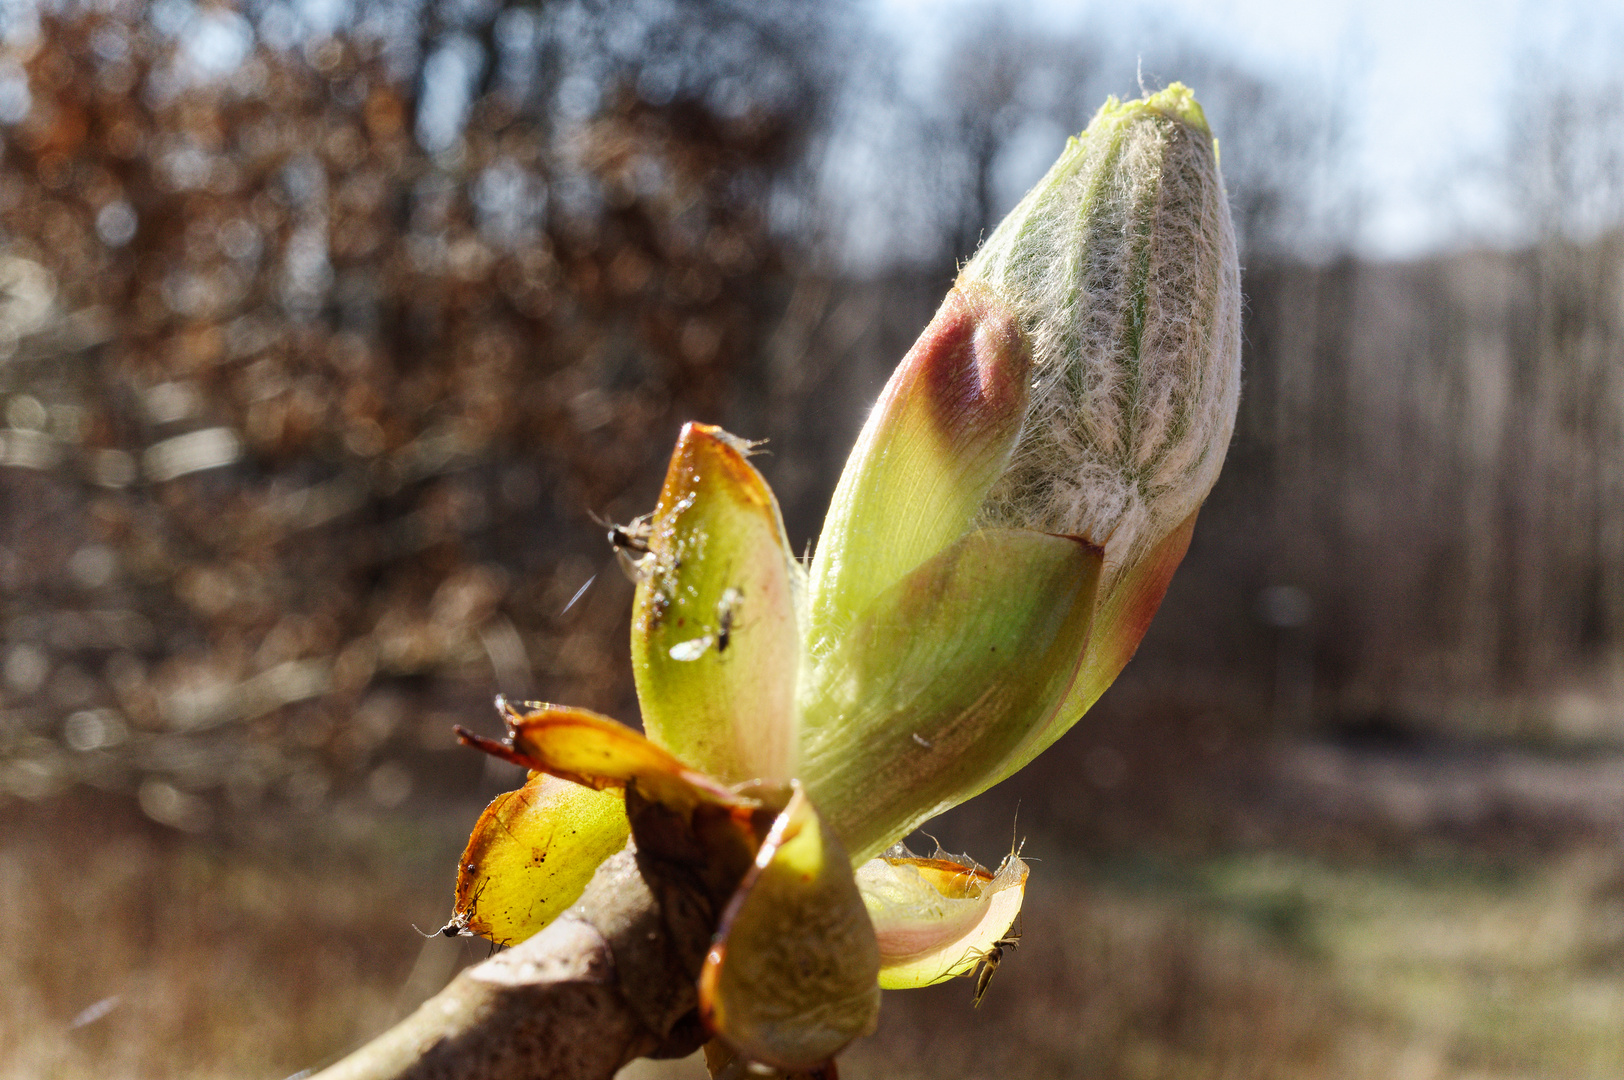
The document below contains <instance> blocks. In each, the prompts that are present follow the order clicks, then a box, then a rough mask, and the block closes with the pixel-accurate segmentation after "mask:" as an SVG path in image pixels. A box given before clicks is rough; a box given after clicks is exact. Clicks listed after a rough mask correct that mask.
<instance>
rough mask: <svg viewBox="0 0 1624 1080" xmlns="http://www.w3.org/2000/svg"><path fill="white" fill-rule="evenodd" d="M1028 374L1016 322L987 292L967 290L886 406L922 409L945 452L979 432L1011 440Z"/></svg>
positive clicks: (954, 300)
mask: <svg viewBox="0 0 1624 1080" xmlns="http://www.w3.org/2000/svg"><path fill="white" fill-rule="evenodd" d="M1031 368H1032V354H1031V350H1029V349H1028V348H1027V347H1026V339H1025V338H1024V337H1022V335H1021V329H1020V325H1019V323H1017V321H1016V319H1015V316H1014V314H1013V313H1012V312H1011V311H1010V309H1009V307H1008V306H1007V305H1005V304H1003V303H1001V302H999V301H998V299H997V298H996V297H994V296H993V295H992V293H991V291H990V290H988V289H987V288H985V287H983V286H981V285H980V284H978V283H971V284H970V285H969V286H968V287H959V288H955V289H953V291H951V292H949V293H948V294H947V299H945V300H944V301H942V306H941V308H940V309H938V310H937V312H936V317H935V318H933V319H931V321H930V325H929V326H927V327H925V331H924V333H922V334H920V335H919V340H918V341H916V342H915V343H914V347H913V349H912V350H910V351H909V353H908V355H907V357H905V358H904V359H903V361H902V364H901V365H900V366H899V367H898V369H897V377H896V378H895V379H893V380H892V381H891V385H889V386H888V387H887V388H886V398H887V399H890V398H893V397H895V396H905V397H910V398H913V399H915V400H917V401H920V402H922V403H923V404H924V405H926V406H927V407H928V409H929V414H930V416H931V417H932V418H933V419H934V420H935V421H936V430H937V434H938V435H939V436H940V437H941V438H942V439H943V441H944V442H946V443H947V444H948V445H949V446H957V445H958V444H959V443H961V442H963V441H966V440H969V439H972V438H976V437H977V436H978V435H981V433H982V431H987V432H989V433H992V434H993V438H994V439H996V438H997V434H996V433H997V430H998V429H999V428H1004V429H1007V432H1008V433H1009V434H1013V433H1014V432H1015V430H1016V429H1017V428H1018V426H1019V424H1020V421H1021V418H1022V415H1023V410H1024V409H1025V407H1026V380H1027V377H1028V375H1029V373H1030V372H1031ZM886 404H889V401H887V402H886ZM882 407H885V406H884V405H882ZM981 437H983V438H984V437H985V436H981Z"/></svg>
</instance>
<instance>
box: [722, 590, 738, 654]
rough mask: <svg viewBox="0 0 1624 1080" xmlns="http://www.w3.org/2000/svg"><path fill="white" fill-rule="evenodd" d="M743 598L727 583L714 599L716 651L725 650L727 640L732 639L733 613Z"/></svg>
mask: <svg viewBox="0 0 1624 1080" xmlns="http://www.w3.org/2000/svg"><path fill="white" fill-rule="evenodd" d="M743 599H744V594H743V593H742V592H740V591H739V590H738V589H735V588H733V587H732V586H731V585H729V586H728V587H727V588H726V589H723V590H722V598H721V599H720V600H718V601H716V651H717V652H719V653H723V652H727V646H728V642H730V641H732V640H733V615H734V613H735V612H737V611H738V608H739V601H741V600H743Z"/></svg>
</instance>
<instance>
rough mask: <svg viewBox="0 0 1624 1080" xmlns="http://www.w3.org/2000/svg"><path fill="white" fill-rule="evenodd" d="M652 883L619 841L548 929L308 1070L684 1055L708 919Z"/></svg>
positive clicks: (509, 1079) (498, 1079)
mask: <svg viewBox="0 0 1624 1080" xmlns="http://www.w3.org/2000/svg"><path fill="white" fill-rule="evenodd" d="M661 893H662V894H663V895H664V896H665V897H666V903H665V904H663V905H662V903H661V902H660V900H659V899H657V898H656V896H655V894H654V892H652V891H651V890H650V887H649V885H648V883H647V882H646V881H645V879H644V875H643V873H642V871H641V870H640V868H639V866H638V858H637V852H636V850H635V844H631V843H629V844H627V846H626V848H625V849H624V850H623V851H621V852H620V853H619V854H617V855H614V856H612V857H611V858H610V859H608V860H607V861H606V862H605V863H604V864H603V865H602V866H600V867H599V868H598V872H597V875H596V876H595V877H593V879H592V881H591V883H590V884H588V885H587V888H586V892H585V893H584V894H583V895H582V897H581V900H580V902H579V903H577V904H576V905H575V906H574V907H573V908H571V909H570V910H569V911H568V912H566V913H565V914H564V915H561V916H560V917H559V918H558V920H557V921H556V922H554V923H553V924H552V925H551V926H549V927H547V929H545V930H543V931H542V932H541V933H539V934H537V935H536V936H535V937H533V938H531V939H530V940H528V941H526V942H524V943H523V944H521V945H518V946H516V947H515V948H512V949H509V950H507V951H505V952H502V953H499V954H497V955H496V956H494V957H492V958H491V959H489V960H487V961H485V962H484V963H482V964H479V965H478V966H476V967H472V968H469V969H468V970H467V971H465V972H463V973H462V974H461V975H459V976H457V978H456V979H454V980H453V981H452V982H451V984H450V985H449V986H447V987H446V988H445V989H444V990H442V991H441V992H440V993H438V994H436V995H435V996H434V997H432V998H430V999H429V1000H428V1001H426V1002H424V1003H423V1005H422V1007H421V1008H419V1009H418V1010H417V1011H416V1012H414V1013H413V1014H412V1015H411V1016H408V1017H407V1018H406V1019H405V1020H402V1021H401V1022H400V1023H399V1024H397V1025H395V1026H394V1027H393V1028H391V1029H390V1030H388V1031H386V1032H384V1033H383V1034H382V1035H380V1036H378V1037H377V1038H376V1039H373V1040H372V1041H371V1042H370V1043H367V1044H366V1045H365V1046H363V1047H361V1048H360V1049H359V1050H357V1051H355V1052H354V1053H353V1054H351V1055H349V1056H348V1057H346V1058H344V1059H343V1060H342V1061H340V1062H338V1063H337V1064H335V1065H333V1066H332V1067H330V1068H328V1069H325V1070H323V1071H322V1072H321V1073H319V1074H318V1075H317V1076H316V1077H313V1078H312V1080H408V1078H410V1080H431V1078H433V1080H476V1078H477V1080H611V1078H612V1077H613V1076H614V1075H615V1072H616V1071H617V1070H619V1069H620V1067H621V1066H622V1065H625V1064H626V1063H627V1062H629V1061H631V1060H632V1059H633V1058H637V1057H643V1056H652V1057H678V1056H684V1055H686V1054H689V1053H692V1052H693V1051H694V1050H696V1049H698V1047H699V1046H700V1044H701V1043H702V1042H703V1041H704V1038H705V1035H704V1032H703V1030H702V1029H701V1027H700V1025H699V1022H698V1017H697V1013H696V1012H695V1005H696V1003H697V1002H696V993H695V990H694V977H695V974H696V972H695V971H694V970H692V969H693V965H694V957H695V956H696V955H697V956H701V957H702V956H703V955H704V950H705V948H706V947H707V946H708V944H709V936H710V926H709V920H708V918H707V917H706V915H707V913H701V912H696V911H693V910H691V909H689V906H688V905H686V904H683V903H682V902H680V900H678V899H677V898H676V897H675V896H673V894H672V893H671V892H670V891H669V890H665V889H662V890H661ZM673 901H676V902H673Z"/></svg>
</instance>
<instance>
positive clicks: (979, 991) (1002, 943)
mask: <svg viewBox="0 0 1624 1080" xmlns="http://www.w3.org/2000/svg"><path fill="white" fill-rule="evenodd" d="M1020 943H1021V931H1020V929H1019V928H1016V929H1013V930H1011V931H1010V932H1009V933H1007V934H1005V935H1004V936H1003V937H1001V938H999V939H998V940H997V941H995V942H993V943H992V945H991V946H990V947H988V949H987V950H986V951H985V952H983V953H982V954H981V955H980V956H979V957H977V958H976V963H975V967H973V968H971V969H970V974H971V975H972V976H974V977H975V980H976V993H975V997H974V998H973V999H972V1000H971V1003H970V1004H971V1007H972V1008H977V1009H979V1008H981V999H982V998H983V997H985V996H986V995H987V987H988V986H989V985H991V983H992V977H993V973H994V972H996V971H997V970H998V965H999V964H1001V963H1003V961H1004V950H1005V949H1013V948H1015V947H1016V946H1017V945H1019V944H1020Z"/></svg>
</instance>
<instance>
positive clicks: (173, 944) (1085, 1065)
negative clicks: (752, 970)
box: [0, 792, 1624, 1080]
mask: <svg viewBox="0 0 1624 1080" xmlns="http://www.w3.org/2000/svg"><path fill="white" fill-rule="evenodd" d="M475 809H476V808H475V807H473V806H460V805H459V806H450V807H440V808H438V809H435V810H433V811H432V812H431V811H430V810H429V809H427V808H420V809H419V810H418V811H417V812H415V813H405V814H396V815H394V817H393V818H392V819H370V820H369V819H365V818H362V817H359V816H349V817H346V816H345V815H344V814H342V813H341V814H337V815H332V816H330V817H328V818H325V819H323V821H322V823H321V824H322V825H323V826H324V828H325V829H326V835H325V837H322V838H320V839H313V837H312V835H311V833H310V831H309V823H308V822H307V823H306V825H305V826H304V827H303V829H302V831H301V829H295V828H292V827H291V826H288V825H286V823H284V824H283V825H281V826H276V827H273V824H272V823H268V822H265V821H260V822H257V823H254V825H253V828H252V829H249V828H247V827H246V826H245V827H244V829H243V830H242V831H241V832H240V833H239V834H238V835H236V836H234V837H232V838H230V839H227V838H225V837H223V836H215V837H211V838H197V837H185V836H182V835H181V834H178V833H174V832H170V831H166V830H164V829H162V828H160V827H158V826H155V825H153V824H152V823H150V822H147V821H145V820H144V819H142V818H140V817H139V816H137V815H135V814H134V813H133V812H132V811H130V810H129V809H128V808H126V807H125V806H124V805H123V804H122V803H120V802H117V801H111V800H108V799H106V798H103V797H99V796H93V795H88V794H86V793H84V792H80V793H77V794H75V795H73V796H70V797H64V798H62V799H59V800H56V801H53V802H50V803H45V804H37V805H29V804H22V803H18V802H12V803H9V804H7V805H6V807H5V808H4V813H3V814H0V905H3V908H0V910H4V912H5V918H4V919H3V920H0V1076H3V1077H30V1078H33V1077H50V1078H62V1080H73V1078H79V1077H97V1078H102V1077H109V1076H119V1077H124V1076H131V1077H137V1076H163V1077H177V1078H190V1077H261V1078H266V1080H279V1078H281V1077H286V1076H288V1075H290V1074H292V1073H295V1072H297V1071H298V1070H300V1069H304V1068H308V1067H312V1066H316V1065H319V1064H321V1063H323V1062H324V1061H326V1060H328V1059H329V1058H331V1057H332V1056H333V1055H336V1054H338V1053H341V1052H343V1051H344V1050H346V1049H348V1048H349V1047H351V1046H353V1045H355V1044H357V1043H358V1042H359V1041H361V1040H363V1039H365V1038H367V1037H368V1036H370V1035H371V1034H374V1033H376V1032H377V1031H378V1030H380V1029H382V1028H383V1027H385V1026H386V1025H387V1024H389V1023H390V1022H391V1021H392V1020H393V1019H394V1018H396V1017H397V1016H399V1015H401V1014H402V1013H403V1012H404V1011H405V1010H406V1009H408V1008H410V1007H411V1006H412V1005H414V1004H415V1003H416V1001H418V1000H420V999H421V998H423V997H424V996H426V995H428V994H429V993H432V992H433V991H434V990H435V989H436V988H437V987H438V986H439V985H440V984H441V983H442V982H443V981H444V980H445V979H447V978H449V977H450V975H451V974H452V973H453V971H454V970H455V969H456V968H457V967H459V966H460V965H461V964H463V963H466V962H469V961H472V960H477V959H478V958H480V957H481V956H483V955H484V950H483V949H482V948H481V947H479V946H477V945H474V944H472V943H467V942H452V941H447V940H445V939H440V938H437V939H434V940H433V941H425V939H423V938H420V937H418V936H417V935H416V933H415V932H414V931H413V929H412V924H413V923H414V922H415V923H416V924H417V925H418V926H421V927H423V928H425V929H429V928H431V927H433V926H436V925H438V924H439V922H440V921H441V920H442V919H443V918H444V916H445V913H446V909H447V905H448V902H449V874H448V872H447V869H446V868H447V867H449V866H450V865H452V862H453V860H454V858H455V853H456V850H457V847H458V845H459V844H460V843H461V840H462V838H463V837H462V830H464V829H465V828H466V827H467V822H468V821H470V820H472V816H473V811H474V810H475ZM1032 846H1037V847H1042V848H1045V849H1046V851H1045V852H1044V853H1045V854H1046V855H1047V856H1048V859H1047V861H1046V862H1044V863H1042V864H1039V865H1038V866H1037V867H1036V868H1035V874H1034V877H1033V884H1032V887H1031V891H1030V893H1029V900H1028V906H1027V910H1026V912H1025V914H1024V916H1023V930H1024V935H1025V936H1024V939H1023V941H1022V945H1021V947H1020V949H1019V950H1018V951H1016V952H1014V953H1013V954H1011V955H1010V956H1009V958H1008V959H1007V960H1006V962H1005V965H1004V967H1003V968H1002V969H1001V970H1000V971H999V973H998V976H997V978H996V979H995V980H994V982H993V984H992V987H991V991H990V993H989V994H988V996H987V999H986V1001H985V1003H984V1005H983V1007H982V1008H980V1009H979V1010H975V1009H972V1008H971V1007H970V985H969V984H968V983H967V982H963V981H956V982H953V983H950V984H947V985H945V986H940V987H934V988H931V989H928V990H924V991H915V992H907V993H891V994H887V995H886V999H885V1004H884V1009H883V1012H882V1018H881V1023H880V1029H879V1031H878V1032H877V1033H876V1034H875V1035H874V1036H873V1037H872V1038H869V1039H865V1040H862V1041H860V1042H859V1043H858V1044H857V1045H855V1046H854V1047H853V1048H852V1049H851V1051H850V1052H849V1053H848V1054H847V1055H846V1058H845V1059H844V1061H843V1072H844V1074H845V1075H846V1076H848V1077H850V1078H856V1080H865V1078H881V1077H884V1078H903V1080H905V1078H911V1077H920V1078H924V1077H930V1078H936V1077H952V1078H967V1080H968V1078H977V1077H986V1078H996V1080H1024V1078H1034V1080H1036V1078H1039V1077H1043V1078H1049V1077H1088V1078H1098V1080H1152V1078H1167V1080H1175V1078H1176V1080H1185V1078H1201V1080H1207V1078H1210V1080H1220V1078H1234V1080H1309V1078H1313V1080H1468V1078H1472V1080H1512V1078H1527V1080H1545V1078H1549V1080H1557V1078H1562V1080H1570V1078H1572V1080H1592V1078H1593V1080H1603V1078H1612V1077H1616V1076H1619V1075H1624V1027H1621V1025H1620V1024H1619V1023H1618V1020H1619V1018H1620V1016H1624V868H1621V863H1620V861H1619V859H1618V857H1617V856H1616V855H1615V854H1613V853H1610V852H1607V851H1601V850H1599V849H1588V850H1578V851H1570V852H1569V853H1567V854H1561V855H1556V856H1549V857H1540V858H1538V859H1534V858H1532V857H1527V858H1524V859H1523V861H1522V862H1521V863H1519V864H1517V865H1515V866H1513V867H1511V868H1509V869H1508V868H1507V867H1506V866H1504V865H1501V866H1499V867H1496V866H1495V865H1494V864H1493V863H1490V862H1487V861H1485V860H1484V859H1482V858H1481V857H1480V856H1475V855H1470V854H1467V853H1464V852H1461V851H1455V852H1454V853H1450V852H1447V851H1436V852H1434V853H1433V854H1431V855H1422V856H1417V855H1415V854H1414V853H1413V852H1412V853H1409V854H1405V855H1402V856H1400V855H1394V856H1393V857H1392V858H1390V859H1388V860H1387V861H1385V862H1382V861H1370V860H1361V861H1355V862H1351V863H1350V862H1345V861H1344V862H1339V861H1338V860H1336V859H1334V858H1330V857H1327V856H1325V855H1324V854H1321V855H1319V856H1310V855H1302V854H1296V855H1293V854H1289V853H1282V852H1280V851H1274V852H1252V853H1240V854H1234V853H1231V854H1221V853H1220V854H1215V855H1209V856H1202V857H1181V858H1172V857H1168V858H1164V859H1163V860H1161V861H1160V862H1159V863H1157V862H1146V861H1145V860H1143V859H1139V860H1137V861H1133V860H1127V859H1119V860H1104V861H1097V862H1095V863H1093V864H1092V865H1091V866H1088V867H1085V866H1083V865H1082V863H1081V862H1080V861H1079V860H1078V859H1077V858H1076V857H1071V856H1067V855H1065V854H1064V848H1063V847H1062V845H1059V844H1057V843H1052V842H1050V843H1038V842H1034V844H1033V845H1029V851H1030V850H1031V847H1032ZM108 1001H112V1002H113V1004H112V1005H111V1007H110V1008H109V1009H108V1010H107V1011H106V1013H105V1015H103V1016H101V1017H100V1018H98V1019H94V1020H90V1021H89V1022H82V1023H80V1024H79V1025H78V1026H74V1025H75V1019H76V1017H79V1018H81V1019H82V1018H83V1017H84V1015H85V1010H86V1009H87V1008H89V1007H91V1006H94V1005H96V1004H97V1003H98V1002H108ZM628 1074H629V1075H635V1076H637V1077H641V1078H644V1080H650V1078H655V1077H665V1078H676V1077H696V1076H702V1075H703V1071H702V1069H700V1068H699V1067H698V1066H697V1064H696V1063H694V1062H692V1061H690V1062H679V1063H667V1064H655V1063H640V1064H639V1065H638V1066H635V1067H634V1068H633V1069H631V1070H628Z"/></svg>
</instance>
